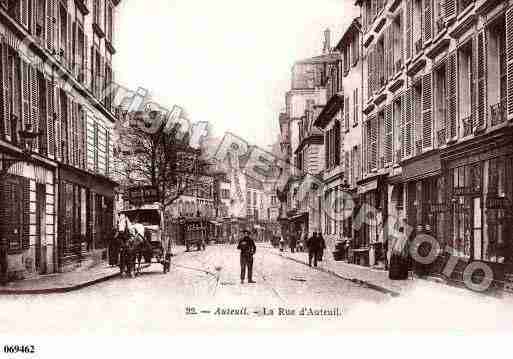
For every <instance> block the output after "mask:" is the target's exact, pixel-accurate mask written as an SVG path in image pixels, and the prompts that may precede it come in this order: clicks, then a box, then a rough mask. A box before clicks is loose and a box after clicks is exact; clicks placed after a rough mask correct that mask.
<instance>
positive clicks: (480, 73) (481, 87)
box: [475, 30, 488, 129]
mask: <svg viewBox="0 0 513 359" xmlns="http://www.w3.org/2000/svg"><path fill="white" fill-rule="evenodd" d="M476 61H477V78H476V95H477V117H476V123H475V127H476V128H477V129H482V128H484V127H485V125H486V117H487V112H488V111H487V107H486V102H487V101H486V94H487V92H486V75H487V72H486V36H485V34H484V30H481V31H480V32H479V33H478V34H477V48H476Z"/></svg>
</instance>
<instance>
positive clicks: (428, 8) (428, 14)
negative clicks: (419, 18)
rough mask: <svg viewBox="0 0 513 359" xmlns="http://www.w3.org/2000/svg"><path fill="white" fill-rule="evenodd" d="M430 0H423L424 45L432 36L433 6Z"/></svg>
mask: <svg viewBox="0 0 513 359" xmlns="http://www.w3.org/2000/svg"><path fill="white" fill-rule="evenodd" d="M431 1H432V0H424V45H425V44H426V43H427V42H428V41H430V40H431V38H432V36H433V8H432V2H431Z"/></svg>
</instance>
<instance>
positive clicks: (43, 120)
mask: <svg viewBox="0 0 513 359" xmlns="http://www.w3.org/2000/svg"><path fill="white" fill-rule="evenodd" d="M36 74H37V84H38V95H37V103H38V112H39V130H40V132H41V134H42V136H41V138H40V141H41V153H42V154H43V155H44V156H48V117H47V115H48V112H47V107H46V106H47V105H46V80H45V77H44V75H43V72H41V71H36Z"/></svg>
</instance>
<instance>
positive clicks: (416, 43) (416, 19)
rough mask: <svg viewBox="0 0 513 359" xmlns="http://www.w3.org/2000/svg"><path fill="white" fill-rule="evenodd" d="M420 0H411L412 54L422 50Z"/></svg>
mask: <svg viewBox="0 0 513 359" xmlns="http://www.w3.org/2000/svg"><path fill="white" fill-rule="evenodd" d="M422 29H423V23H422V0H413V49H414V52H413V53H414V54H418V53H419V52H421V51H422V46H423V45H422Z"/></svg>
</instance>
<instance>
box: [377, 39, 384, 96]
mask: <svg viewBox="0 0 513 359" xmlns="http://www.w3.org/2000/svg"><path fill="white" fill-rule="evenodd" d="M376 50H377V53H376V57H375V58H374V61H376V64H375V66H376V75H377V89H378V90H379V89H381V88H382V87H383V86H385V76H386V74H385V41H384V37H383V36H382V37H381V38H380V39H379V40H378V42H377V48H376Z"/></svg>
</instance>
